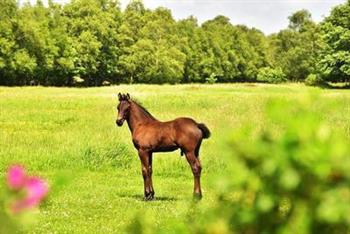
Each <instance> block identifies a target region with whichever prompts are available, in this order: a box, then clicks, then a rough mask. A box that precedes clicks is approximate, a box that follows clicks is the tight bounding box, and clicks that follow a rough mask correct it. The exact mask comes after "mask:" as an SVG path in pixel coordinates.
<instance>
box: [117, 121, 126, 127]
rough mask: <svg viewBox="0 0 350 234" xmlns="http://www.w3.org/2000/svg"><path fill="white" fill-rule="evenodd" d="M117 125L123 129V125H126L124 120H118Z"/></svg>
mask: <svg viewBox="0 0 350 234" xmlns="http://www.w3.org/2000/svg"><path fill="white" fill-rule="evenodd" d="M115 123H116V124H117V125H118V126H119V127H121V126H122V125H123V123H124V119H117V120H116V121H115Z"/></svg>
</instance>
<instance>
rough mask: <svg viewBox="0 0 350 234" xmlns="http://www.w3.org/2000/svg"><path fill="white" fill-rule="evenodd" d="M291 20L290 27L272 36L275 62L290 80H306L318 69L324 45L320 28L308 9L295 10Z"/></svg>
mask: <svg viewBox="0 0 350 234" xmlns="http://www.w3.org/2000/svg"><path fill="white" fill-rule="evenodd" d="M289 20H290V23H289V28H288V29H285V30H282V31H280V32H279V33H278V34H274V35H272V36H270V41H271V47H272V49H273V51H274V60H275V62H274V64H275V66H276V67H281V68H282V69H283V72H284V73H285V74H286V75H287V78H288V79H289V80H294V81H297V80H304V79H305V78H306V77H307V76H308V75H309V74H311V73H313V72H314V71H315V70H316V62H317V59H318V55H319V52H320V49H321V45H322V44H321V37H320V29H319V26H318V25H317V24H316V23H314V22H313V21H312V19H311V14H310V13H309V12H308V11H306V10H301V11H297V12H295V13H294V14H293V15H291V16H290V17H289Z"/></svg>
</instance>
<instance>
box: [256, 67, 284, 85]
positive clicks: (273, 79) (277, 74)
mask: <svg viewBox="0 0 350 234" xmlns="http://www.w3.org/2000/svg"><path fill="white" fill-rule="evenodd" d="M257 80H258V81H262V82H267V83H273V84H277V83H282V82H285V81H287V78H286V75H285V74H284V73H283V71H282V69H281V68H275V69H274V68H271V67H264V68H261V69H259V72H258V77H257Z"/></svg>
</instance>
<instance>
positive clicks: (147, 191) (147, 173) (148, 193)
mask: <svg viewBox="0 0 350 234" xmlns="http://www.w3.org/2000/svg"><path fill="white" fill-rule="evenodd" d="M150 156H151V153H149V152H147V151H145V150H139V157H140V160H141V170H142V176H143V183H144V195H145V197H144V199H145V200H146V201H149V200H152V199H153V194H154V193H153V190H152V187H151V183H152V182H151V170H150Z"/></svg>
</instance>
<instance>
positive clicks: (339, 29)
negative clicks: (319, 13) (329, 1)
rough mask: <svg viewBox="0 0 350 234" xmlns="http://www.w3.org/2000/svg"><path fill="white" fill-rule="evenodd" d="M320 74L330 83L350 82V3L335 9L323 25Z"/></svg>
mask: <svg viewBox="0 0 350 234" xmlns="http://www.w3.org/2000/svg"><path fill="white" fill-rule="evenodd" d="M321 28H322V38H323V40H324V42H325V47H324V49H323V50H322V56H321V60H320V63H319V66H318V68H319V69H318V70H319V72H320V73H321V74H322V76H323V77H324V79H326V80H328V81H335V82H344V81H350V1H347V2H346V3H345V4H342V5H339V6H337V7H335V8H334V9H333V10H332V12H331V14H330V16H329V17H327V18H326V19H325V21H324V22H323V23H322V27H321Z"/></svg>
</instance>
